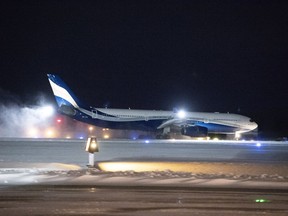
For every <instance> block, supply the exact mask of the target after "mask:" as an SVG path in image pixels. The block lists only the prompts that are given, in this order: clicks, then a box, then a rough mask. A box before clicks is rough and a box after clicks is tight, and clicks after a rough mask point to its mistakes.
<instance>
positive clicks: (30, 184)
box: [0, 139, 288, 216]
mask: <svg viewBox="0 0 288 216" xmlns="http://www.w3.org/2000/svg"><path fill="white" fill-rule="evenodd" d="M85 144H86V142H85V140H65V139H63V140H60V139H51V140H47V139H1V140H0V191H1V193H0V215H2V214H3V215H84V214H85V215H95V214H99V215H112V214H113V215H147V214H149V215H151V216H153V215H155V216H156V215H193V214H195V215H196V214H197V215H239V216H240V215H249V214H250V215H277V216H278V215H283V216H284V215H287V213H288V208H287V206H288V200H287V193H288V145H287V143H285V142H261V145H259V143H258V142H223V141H221V142H204V141H202V142H199V141H187V140H177V141H176V140H149V141H148V140H137V141H134V140H99V145H100V151H99V152H97V153H95V158H96V166H98V168H100V170H98V169H95V168H87V167H86V165H87V163H88V153H87V152H85V151H84V148H85ZM101 166H102V168H101ZM105 166H106V168H105ZM107 166H108V168H107ZM109 166H110V168H109ZM112 168H113V169H114V170H113V169H112ZM115 168H116V169H115Z"/></svg>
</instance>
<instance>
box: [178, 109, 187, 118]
mask: <svg viewBox="0 0 288 216" xmlns="http://www.w3.org/2000/svg"><path fill="white" fill-rule="evenodd" d="M177 116H178V118H180V119H183V118H185V117H186V112H185V111H184V110H180V111H179V112H178V113H177Z"/></svg>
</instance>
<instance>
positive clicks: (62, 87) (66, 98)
mask: <svg viewBox="0 0 288 216" xmlns="http://www.w3.org/2000/svg"><path fill="white" fill-rule="evenodd" d="M47 76H48V80H49V82H50V85H51V88H52V91H53V93H54V96H55V99H56V102H57V104H58V106H59V107H62V106H63V105H64V106H69V107H71V106H72V107H74V108H76V109H78V108H79V107H82V108H83V107H86V106H85V105H84V104H83V103H82V102H80V100H79V99H78V98H77V97H76V96H75V94H74V93H73V92H72V91H71V89H70V88H69V87H68V86H67V85H66V84H65V83H64V82H63V80H62V79H61V78H60V77H59V76H57V75H54V74H47Z"/></svg>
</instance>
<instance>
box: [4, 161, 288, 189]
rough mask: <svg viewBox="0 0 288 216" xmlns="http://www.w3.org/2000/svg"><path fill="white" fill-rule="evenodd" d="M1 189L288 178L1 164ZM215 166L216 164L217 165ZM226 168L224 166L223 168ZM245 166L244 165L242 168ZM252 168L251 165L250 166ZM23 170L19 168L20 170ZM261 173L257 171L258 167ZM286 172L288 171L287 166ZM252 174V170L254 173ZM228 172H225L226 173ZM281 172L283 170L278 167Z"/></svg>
mask: <svg viewBox="0 0 288 216" xmlns="http://www.w3.org/2000/svg"><path fill="white" fill-rule="evenodd" d="M1 165H2V166H1V168H0V185H1V186H2V187H3V186H9V185H43V184H44V185H51V184H52V185H93V186H165V187H166V186H169V187H171V186H172V187H229V188H231V187H232V188H241V187H245V188H282V189H285V188H286V189H287V188H288V175H287V173H285V175H282V174H281V173H280V174H277V173H275V174H271V173H270V174H269V173H265V172H263V173H262V174H258V173H257V172H256V174H253V172H250V173H246V174H236V173H233V172H231V173H229V172H227V173H225V172H218V171H215V172H206V173H205V172H183V171H181V172H180V171H172V170H169V169H167V170H163V171H141V172H138V171H137V172H136V171H131V170H130V171H129V170H125V171H115V172H109V171H102V170H99V169H96V168H83V167H82V168H81V167H79V166H77V165H73V164H60V163H51V164H22V168H17V166H14V167H13V164H10V165H9V166H8V165H7V164H6V168H4V167H3V164H1ZM214 165H215V164H214ZM222 165H223V164H222ZM242 166H243V165H242ZM247 166H248V165H247ZM18 167H19V166H18ZM254 168H255V169H257V167H254ZM282 169H283V170H287V167H286V166H284V165H283V167H282ZM250 170H251V169H250ZM224 171H225V170H224ZM278 171H280V167H278Z"/></svg>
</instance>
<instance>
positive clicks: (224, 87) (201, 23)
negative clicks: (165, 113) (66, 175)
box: [0, 0, 288, 135]
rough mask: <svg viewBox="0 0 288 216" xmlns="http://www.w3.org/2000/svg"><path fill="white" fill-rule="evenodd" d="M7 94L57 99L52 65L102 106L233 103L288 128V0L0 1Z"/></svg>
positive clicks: (204, 107)
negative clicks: (50, 80)
mask: <svg viewBox="0 0 288 216" xmlns="http://www.w3.org/2000/svg"><path fill="white" fill-rule="evenodd" d="M0 10H1V13H0V29H1V30H0V46H1V53H0V57H1V61H0V72H1V79H0V93H1V98H2V99H1V98H0V99H1V100H7V98H10V96H8V93H9V95H12V96H13V97H19V98H20V99H19V100H20V101H22V102H23V103H33V102H34V101H33V98H35V97H36V96H37V95H38V94H39V92H41V93H42V94H44V95H45V96H46V97H47V98H48V99H49V100H51V99H52V92H51V90H50V87H49V84H48V81H47V77H46V74H47V73H55V74H58V75H60V76H61V77H62V79H63V80H64V81H65V82H66V83H67V84H68V85H69V86H70V87H71V88H72V89H73V90H74V92H75V94H76V95H78V96H79V97H80V98H81V99H83V100H84V101H85V102H86V103H88V104H91V105H94V106H96V107H103V106H106V105H107V106H108V107H112V108H128V107H131V108H137V109H163V110H172V109H173V108H174V107H184V108H185V109H187V110H190V111H208V112H214V111H219V112H228V111H229V112H234V113H237V112H238V111H239V110H240V113H241V114H243V115H248V116H250V117H252V118H253V119H255V120H256V122H257V123H259V128H260V130H263V131H281V132H282V133H287V135H288V127H287V121H288V114H287V111H288V104H287V101H288V100H287V99H288V96H287V92H288V87H287V84H288V83H287V80H288V79H287V57H288V50H287V48H288V2H287V1H270V0H269V1H264V0H263V1H261V0H258V1H256V0H248V1H245V0H239V1H237V0H235V1H231V0H229V1H217V0H211V1H205V0H199V1H192V0H189V1H178V0H177V1H176V0H175V1H164V0H163V1H135V0H131V1H122V0H121V1H120V0H119V1H105V0H103V1H97V0H91V1H85V0H82V1H80V0H79V1H75V0H74V1H73V0H67V1H61V0H57V1H52V0H49V1H48V0H47V1H44V0H43V1H39V0H37V1H24V0H22V1H13V0H9V1H6V0H2V1H1V3H0Z"/></svg>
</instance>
